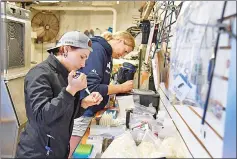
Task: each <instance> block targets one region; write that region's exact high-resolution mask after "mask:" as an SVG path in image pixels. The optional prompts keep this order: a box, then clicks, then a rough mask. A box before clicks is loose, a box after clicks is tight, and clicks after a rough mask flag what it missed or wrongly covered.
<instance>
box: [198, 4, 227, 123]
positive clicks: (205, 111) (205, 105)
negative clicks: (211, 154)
mask: <svg viewBox="0 0 237 159" xmlns="http://www.w3.org/2000/svg"><path fill="white" fill-rule="evenodd" d="M226 5H227V1H225V2H224V6H223V10H222V14H221V19H220V20H219V22H220V23H222V21H223V19H224V14H225V10H226ZM219 30H220V28H219ZM219 39H220V32H218V35H217V40H216V45H215V49H214V62H213V68H214V69H213V70H211V72H210V73H211V75H210V83H209V86H208V91H207V97H206V100H205V103H204V111H203V116H202V122H201V124H202V125H204V123H205V119H206V114H207V108H208V103H209V97H210V93H211V88H212V81H213V75H214V70H215V65H216V58H217V51H218V45H219Z"/></svg>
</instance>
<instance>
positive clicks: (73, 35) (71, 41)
mask: <svg viewBox="0 0 237 159" xmlns="http://www.w3.org/2000/svg"><path fill="white" fill-rule="evenodd" d="M65 45H68V46H73V47H78V48H82V49H88V50H90V51H91V52H92V51H93V49H92V48H91V47H92V42H91V40H90V38H89V37H88V36H86V35H85V34H84V33H81V32H79V31H70V32H67V33H65V34H63V36H62V37H61V39H60V40H59V41H58V43H57V44H56V46H55V47H53V48H50V49H48V50H47V52H48V53H55V52H56V51H57V50H58V48H59V47H60V46H65Z"/></svg>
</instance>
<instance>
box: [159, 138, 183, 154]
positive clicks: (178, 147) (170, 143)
mask: <svg viewBox="0 0 237 159" xmlns="http://www.w3.org/2000/svg"><path fill="white" fill-rule="evenodd" d="M183 150H184V146H183V145H182V144H181V141H180V139H178V137H177V136H176V137H167V138H165V139H164V140H163V141H162V143H161V144H160V146H159V149H158V152H159V153H163V154H164V155H165V157H167V158H185V157H186V154H185V152H184V151H183Z"/></svg>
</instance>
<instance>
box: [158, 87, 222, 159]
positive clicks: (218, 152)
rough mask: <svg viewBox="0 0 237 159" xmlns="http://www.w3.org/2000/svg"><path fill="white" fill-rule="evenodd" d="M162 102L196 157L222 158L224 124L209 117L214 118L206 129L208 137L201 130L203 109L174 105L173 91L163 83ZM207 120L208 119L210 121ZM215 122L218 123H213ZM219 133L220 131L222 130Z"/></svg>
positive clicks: (161, 89)
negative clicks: (171, 100) (172, 100)
mask: <svg viewBox="0 0 237 159" xmlns="http://www.w3.org/2000/svg"><path fill="white" fill-rule="evenodd" d="M159 94H160V99H161V101H160V102H161V103H162V104H163V105H164V106H165V108H166V110H167V112H168V113H169V115H170V117H171V119H172V120H173V122H174V124H175V125H176V128H177V129H178V131H179V133H180V135H181V136H182V138H183V140H184V142H185V143H186V146H187V148H188V149H189V151H190V153H191V155H192V156H193V157H194V158H202V157H204V158H210V157H211V158H221V157H222V152H223V133H224V132H223V130H224V128H222V127H221V125H223V124H218V121H215V118H214V117H213V118H211V115H207V117H208V118H209V119H210V120H212V127H211V126H210V124H208V123H207V124H206V125H205V127H204V129H205V131H206V137H205V138H204V137H203V133H202V132H201V130H202V127H201V118H200V116H201V115H202V110H201V108H199V107H189V106H187V105H173V104H172V103H171V102H170V101H169V99H171V98H172V95H171V93H170V92H169V91H168V90H167V89H166V88H165V86H164V84H163V83H162V84H161V85H160V88H159ZM210 120H207V121H210ZM213 122H214V123H216V124H214V125H213ZM221 131H222V133H221V134H219V132H221Z"/></svg>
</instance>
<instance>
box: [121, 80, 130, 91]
mask: <svg viewBox="0 0 237 159" xmlns="http://www.w3.org/2000/svg"><path fill="white" fill-rule="evenodd" d="M120 86H121V93H127V92H130V91H131V90H132V89H133V81H132V80H131V81H127V82H124V83H123V84H121V85H120Z"/></svg>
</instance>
